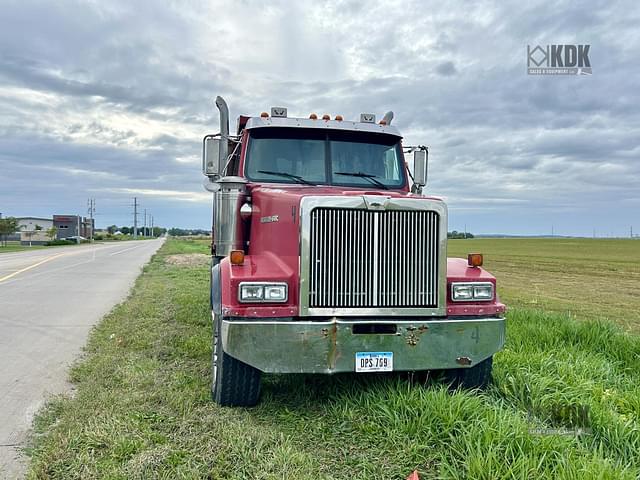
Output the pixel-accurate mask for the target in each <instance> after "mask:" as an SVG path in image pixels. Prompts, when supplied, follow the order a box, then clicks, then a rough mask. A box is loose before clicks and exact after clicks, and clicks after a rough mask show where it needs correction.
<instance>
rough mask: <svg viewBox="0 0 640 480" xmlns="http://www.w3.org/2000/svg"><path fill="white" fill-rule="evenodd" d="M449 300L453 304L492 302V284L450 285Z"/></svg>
mask: <svg viewBox="0 0 640 480" xmlns="http://www.w3.org/2000/svg"><path fill="white" fill-rule="evenodd" d="M451 300H453V301H454V302H474V301H476V302H477V301H488V300H493V283H489V282H470V283H452V284H451Z"/></svg>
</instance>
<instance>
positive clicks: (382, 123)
mask: <svg viewBox="0 0 640 480" xmlns="http://www.w3.org/2000/svg"><path fill="white" fill-rule="evenodd" d="M378 123H379V124H380V125H386V124H387V121H386V120H380V121H379V122H378Z"/></svg>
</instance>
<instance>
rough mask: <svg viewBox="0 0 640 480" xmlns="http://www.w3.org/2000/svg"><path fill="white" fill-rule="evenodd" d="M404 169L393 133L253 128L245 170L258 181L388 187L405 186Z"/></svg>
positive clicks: (398, 145) (400, 151)
mask: <svg viewBox="0 0 640 480" xmlns="http://www.w3.org/2000/svg"><path fill="white" fill-rule="evenodd" d="M403 167H404V162H403V159H402V149H401V148H400V138H399V137H395V136H393V135H388V134H380V133H366V132H345V131H341V130H329V131H327V130H320V129H317V130H308V129H298V128H278V127H270V128H256V129H252V130H251V134H250V137H249V148H248V150H247V156H246V159H245V168H244V171H245V176H246V177H247V178H248V179H249V180H252V181H256V182H270V183H305V184H309V183H311V184H315V185H317V184H325V185H344V186H358V187H361V186H367V187H368V188H382V189H389V188H401V187H402V186H403V185H404V184H405V174H404V168H403Z"/></svg>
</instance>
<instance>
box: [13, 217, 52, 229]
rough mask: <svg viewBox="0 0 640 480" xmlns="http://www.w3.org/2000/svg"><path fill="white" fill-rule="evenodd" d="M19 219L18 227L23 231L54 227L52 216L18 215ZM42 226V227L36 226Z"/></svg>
mask: <svg viewBox="0 0 640 480" xmlns="http://www.w3.org/2000/svg"><path fill="white" fill-rule="evenodd" d="M16 220H18V229H19V230H20V231H21V232H25V231H26V232H34V231H36V230H47V229H48V228H51V227H53V220H52V219H51V218H41V217H16ZM36 227H40V228H36Z"/></svg>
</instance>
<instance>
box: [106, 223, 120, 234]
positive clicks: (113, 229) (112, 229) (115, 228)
mask: <svg viewBox="0 0 640 480" xmlns="http://www.w3.org/2000/svg"><path fill="white" fill-rule="evenodd" d="M117 231H118V226H117V225H109V226H108V227H107V232H109V233H110V234H111V235H113V234H114V233H116V232H117Z"/></svg>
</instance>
